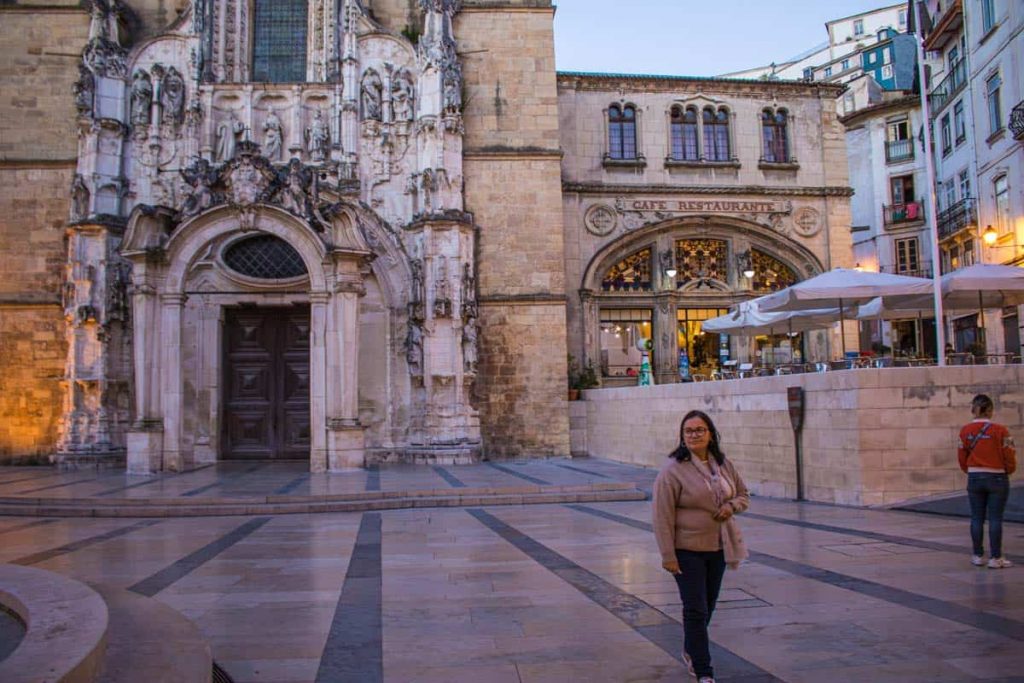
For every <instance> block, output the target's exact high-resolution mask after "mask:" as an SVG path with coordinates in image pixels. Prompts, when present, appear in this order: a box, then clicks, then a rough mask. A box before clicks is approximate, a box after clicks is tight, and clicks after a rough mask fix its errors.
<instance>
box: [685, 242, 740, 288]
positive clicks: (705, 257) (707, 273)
mask: <svg viewBox="0 0 1024 683" xmlns="http://www.w3.org/2000/svg"><path fill="white" fill-rule="evenodd" d="M676 266H677V269H678V274H677V275H676V286H677V287H684V286H686V285H689V284H691V283H693V286H694V287H696V288H698V289H699V288H701V287H704V286H710V281H711V280H717V281H719V282H727V281H728V272H729V271H728V268H729V245H728V243H727V242H725V241H724V240H706V239H693V240H679V241H678V242H676Z"/></svg>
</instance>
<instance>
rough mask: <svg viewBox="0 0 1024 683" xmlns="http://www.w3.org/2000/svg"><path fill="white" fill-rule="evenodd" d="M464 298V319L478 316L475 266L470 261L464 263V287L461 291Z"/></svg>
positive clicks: (461, 296) (462, 298)
mask: <svg viewBox="0 0 1024 683" xmlns="http://www.w3.org/2000/svg"><path fill="white" fill-rule="evenodd" d="M460 299H461V300H462V319H463V320H469V319H470V318H476V317H477V313H478V308H477V301H476V278H475V277H473V266H472V265H471V264H469V263H463V264H462V288H461V291H460Z"/></svg>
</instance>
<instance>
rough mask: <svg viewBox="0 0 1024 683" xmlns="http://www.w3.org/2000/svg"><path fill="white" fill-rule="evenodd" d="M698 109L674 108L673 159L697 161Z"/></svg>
mask: <svg viewBox="0 0 1024 683" xmlns="http://www.w3.org/2000/svg"><path fill="white" fill-rule="evenodd" d="M697 156H698V155H697V109H696V108H695V107H687V108H686V110H685V111H684V110H683V108H682V107H672V159H673V160H675V161H697Z"/></svg>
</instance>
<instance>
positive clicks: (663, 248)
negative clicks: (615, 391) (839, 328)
mask: <svg viewBox="0 0 1024 683" xmlns="http://www.w3.org/2000/svg"><path fill="white" fill-rule="evenodd" d="M821 271H822V266H821V264H820V262H819V261H818V259H817V258H816V257H815V256H814V255H813V254H812V253H811V251H810V250H809V249H807V248H806V247H805V246H803V245H802V244H800V243H798V242H796V241H794V240H793V239H790V238H789V237H787V236H785V235H781V234H779V233H777V232H774V231H772V230H771V229H769V228H767V227H765V226H762V225H759V224H757V223H753V222H750V221H747V220H744V219H741V218H733V217H722V216H713V217H712V216H693V217H686V218H674V219H671V220H668V221H665V222H662V223H658V224H654V225H650V226H646V227H644V228H642V229H640V230H636V231H633V232H631V233H628V234H626V235H624V236H622V237H621V238H620V239H618V240H615V241H614V242H611V243H609V244H607V245H605V246H604V247H603V248H602V249H600V250H599V251H598V252H597V253H596V254H595V255H594V256H593V258H592V259H591V260H590V263H589V264H588V265H587V267H586V269H585V271H584V275H583V281H582V283H581V289H580V292H581V299H582V300H581V304H582V316H581V322H582V329H583V340H582V341H583V352H584V357H585V358H586V359H587V361H588V362H590V363H592V364H593V366H594V368H595V369H598V370H599V371H600V373H601V375H602V382H603V384H604V385H605V386H616V385H618V384H632V383H635V381H636V380H635V377H634V375H635V374H636V371H637V368H638V367H639V363H640V359H641V357H642V354H643V352H642V351H640V350H639V349H638V348H637V344H636V343H635V342H637V341H638V340H641V339H648V340H650V343H649V344H648V346H649V347H650V352H649V359H650V362H651V365H652V371H653V373H654V377H655V381H656V382H657V383H669V382H676V381H679V377H680V374H679V363H680V352H681V351H682V350H685V351H686V355H687V363H688V364H689V362H690V361H691V360H694V361H696V362H697V363H698V364H699V367H700V370H701V372H703V373H709V372H711V371H713V370H715V369H718V368H720V367H721V364H722V362H723V361H724V360H725V359H740V360H751V359H752V357H753V356H754V355H755V354H756V353H757V351H758V347H756V346H755V345H754V344H753V342H752V341H751V340H746V339H740V338H728V337H725V336H720V335H714V339H712V338H711V337H709V336H706V335H703V332H702V328H701V322H702V321H703V320H706V319H708V318H711V317H715V316H717V315H722V314H724V313H726V312H727V311H728V309H729V307H730V306H733V305H735V304H737V303H739V302H740V301H745V300H748V299H751V298H754V297H756V296H759V295H761V294H765V293H767V292H769V291H773V290H775V289H780V288H782V287H785V286H788V285H789V284H792V283H793V282H796V281H800V280H804V279H806V278H808V277H811V276H813V275H815V274H817V273H819V272H821ZM748 274H749V275H750V277H748ZM795 343H796V344H799V348H800V350H801V352H802V353H808V352H809V351H808V349H809V348H814V349H815V350H816V348H817V346H818V345H819V344H824V343H825V342H824V339H818V338H817V337H816V336H815V335H807V336H806V338H800V339H798V340H796V342H795ZM791 348H796V347H795V346H793V347H791ZM773 353H774V351H773ZM631 369H632V372H630V370H631Z"/></svg>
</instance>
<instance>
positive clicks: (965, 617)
mask: <svg viewBox="0 0 1024 683" xmlns="http://www.w3.org/2000/svg"><path fill="white" fill-rule="evenodd" d="M566 507H568V508H572V509H573V510H577V511H579V512H584V513H586V514H588V515H593V516H595V517H602V518H604V519H607V520H611V521H613V522H619V523H620V524H625V525H627V526H631V527H633V528H635V529H644V530H645V531H653V529H652V527H651V525H650V524H649V523H647V522H641V521H639V520H636V519H631V518H629V517H624V516H622V515H617V514H615V513H613V512H605V511H604V510H598V509H597V508H592V507H588V506H586V505H566ZM745 516H746V515H745ZM750 516H752V515H750ZM750 560H751V561H752V562H757V563H758V564H763V565H765V566H768V567H772V568H773V569H778V570H780V571H784V572H786V573H788V574H793V575H794V576H799V577H801V578H805V579H811V580H813V581H821V582H822V583H827V584H829V585H831V586H836V587H837V588H845V589H846V590H850V591H853V592H855V593H860V594H861V595H867V596H869V597H872V598H876V599H878V600H884V601H885V602H890V603H893V604H895V605H900V606H901V607H906V608H908V609H912V610H917V611H918V612H924V613H925V614H930V615H932V616H936V617H939V618H940V619H947V620H949V621H955V622H957V623H960V624H964V625H966V626H972V627H974V628H977V629H980V630H982V631H988V632H990V633H995V634H997V635H1000V636H1006V637H1008V638H1013V639H1015V640H1024V622H1021V621H1016V620H1014V619H1007V618H1006V617H1001V616H998V615H996V614H989V613H986V612H982V611H979V610H975V609H971V608H969V607H963V606H961V605H958V604H956V603H953V602H947V601H945V600H939V599H937V598H930V597H928V596H926V595H919V594H917V593H912V592H910V591H907V590H903V589H902V588H893V587H891V586H886V585H884V584H880V583H876V582H874V581H868V580H867V579H858V578H857V577H855V576H848V575H846V574H840V573H839V572H833V571H829V570H828V569H819V568H818V567H812V566H811V565H808V564H803V563H801V562H794V561H793V560H787V559H785V558H783V557H776V556H774V555H768V554H767V553H759V552H753V551H751V553H750Z"/></svg>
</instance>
